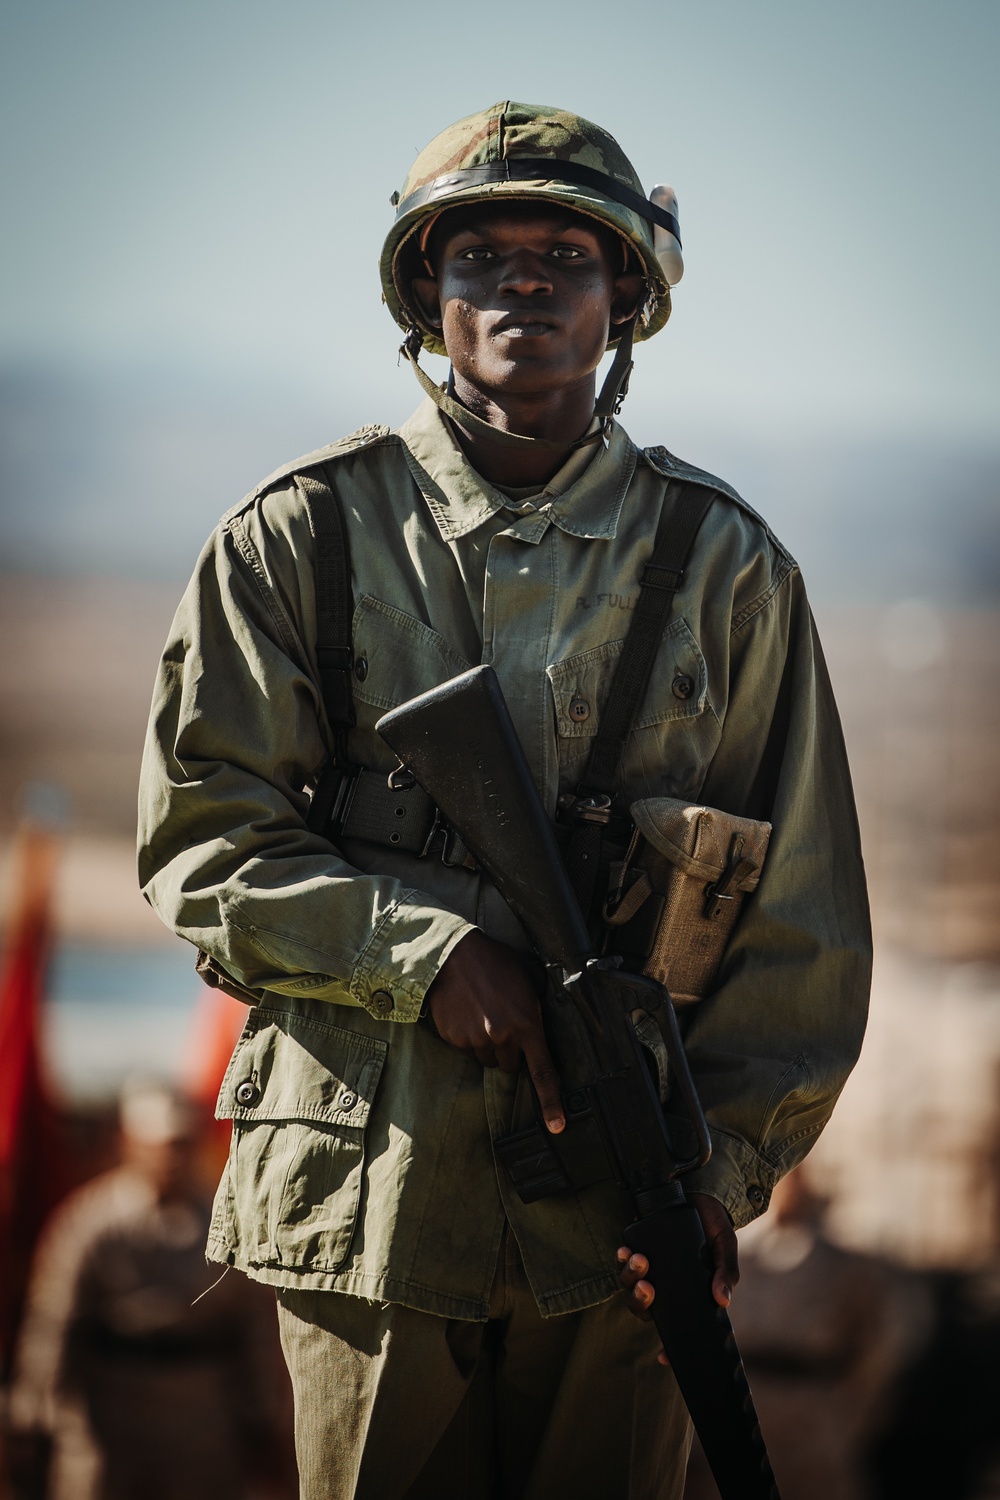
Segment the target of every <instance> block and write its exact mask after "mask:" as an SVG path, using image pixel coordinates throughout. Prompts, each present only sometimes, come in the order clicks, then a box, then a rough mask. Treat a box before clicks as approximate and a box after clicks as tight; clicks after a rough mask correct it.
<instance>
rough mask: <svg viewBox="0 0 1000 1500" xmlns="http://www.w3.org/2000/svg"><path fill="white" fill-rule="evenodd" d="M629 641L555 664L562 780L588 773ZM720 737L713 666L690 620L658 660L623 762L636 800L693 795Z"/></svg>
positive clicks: (670, 635) (677, 623)
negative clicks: (708, 663) (710, 674)
mask: <svg viewBox="0 0 1000 1500" xmlns="http://www.w3.org/2000/svg"><path fill="white" fill-rule="evenodd" d="M623 645H624V642H623V641H607V642H605V643H604V644H603V645H601V646H596V647H594V648H593V650H590V651H582V652H580V653H578V654H577V655H576V656H569V657H566V659H565V660H564V661H561V662H557V663H556V664H555V665H554V666H551V667H549V668H548V669H547V670H548V676H549V682H550V684H551V687H552V697H553V704H554V709H555V724H556V735H557V739H558V746H559V771H560V780H561V781H562V782H565V783H568V784H569V785H571V786H572V785H574V784H575V783H576V782H578V781H579V779H580V777H581V776H582V775H583V772H584V768H585V766H586V763H587V757H588V755H589V754H590V750H591V746H592V745H593V742H594V737H595V735H596V734H597V732H598V730H599V728H600V725H601V716H602V714H603V713H604V712H605V711H606V708H607V703H608V697H609V694H610V692H611V683H612V679H613V677H614V674H615V671H616V670H617V667H618V663H619V660H620V659H621V654H622V647H623ZM718 739H719V723H718V720H717V719H716V716H715V714H714V713H713V711H712V707H711V703H710V701H709V695H708V668H707V667H706V664H705V658H704V656H703V655H702V652H701V648H700V647H699V645H698V642H697V641H696V640H695V638H694V635H693V634H692V632H691V630H690V628H689V627H688V624H687V622H686V621H685V620H683V619H675V620H673V621H671V623H670V624H669V626H668V627H667V629H666V630H665V631H664V633H663V639H662V641H661V643H660V647H659V650H658V651H657V654H656V660H655V661H654V663H653V671H652V673H651V675H650V680H649V686H648V688H647V690H646V694H645V697H644V698H643V701H642V706H641V708H640V710H639V713H638V715H637V717H636V721H635V727H634V729H633V732H632V735H631V737H630V739H629V742H628V745H627V747H626V751H625V758H624V781H625V786H626V790H627V791H628V793H629V795H630V796H638V795H645V796H663V795H669V796H688V795H693V794H694V792H695V791H696V789H697V787H698V786H700V785H701V782H702V780H703V779H704V775H705V772H706V770H707V768H708V764H709V761H710V760H711V758H712V755H713V754H714V752H715V749H716V746H717V745H718Z"/></svg>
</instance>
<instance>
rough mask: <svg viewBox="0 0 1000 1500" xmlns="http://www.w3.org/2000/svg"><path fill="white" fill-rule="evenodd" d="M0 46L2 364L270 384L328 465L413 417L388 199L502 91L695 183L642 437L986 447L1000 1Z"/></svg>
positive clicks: (652, 354) (310, 14)
mask: <svg viewBox="0 0 1000 1500" xmlns="http://www.w3.org/2000/svg"><path fill="white" fill-rule="evenodd" d="M2 27H3V32H4V33H5V36H4V38H3V45H2V49H0V50H2V59H3V60H2V63H0V111H2V118H3V141H4V144H3V158H2V168H0V170H2V193H3V202H4V205H5V209H6V214H5V218H6V223H7V227H6V230H5V240H6V245H5V250H4V259H5V262H6V270H5V273H4V278H3V284H4V293H3V307H2V313H0V339H2V343H3V346H4V348H5V349H6V351H7V353H6V358H7V359H11V358H13V359H20V358H21V357H23V356H27V357H29V358H31V359H40V360H45V361H50V360H52V361H56V362H59V361H62V360H71V361H72V362H74V363H76V364H77V365H79V364H80V363H83V364H84V365H85V364H87V363H88V362H94V363H96V364H102V365H109V364H110V365H116V366H117V365H122V364H125V365H128V364H148V365H151V366H152V365H159V364H167V365H169V366H171V367H172V368H173V369H174V370H175V371H184V370H185V369H189V368H191V369H194V368H197V369H199V370H200V371H202V372H205V371H210V372H211V373H212V376H213V378H215V377H220V378H222V379H226V378H227V377H228V376H230V375H232V377H233V378H239V379H240V380H245V379H247V378H250V379H259V380H260V381H261V382H263V383H265V384H268V383H273V382H281V383H283V384H284V385H285V386H286V387H287V389H288V391H289V392H290V393H291V392H293V391H295V390H297V389H301V390H302V391H303V392H309V394H310V397H311V399H314V400H315V401H316V402H317V404H318V405H320V406H322V407H323V408H324V409H325V410H328V411H329V412H330V413H331V417H330V430H329V431H328V432H326V433H324V434H319V435H318V439H319V440H322V438H323V437H330V436H334V435H336V433H337V432H338V431H340V430H344V429H345V428H349V427H350V426H352V425H356V422H357V421H361V420H380V419H381V420H388V421H394V420H398V419H399V418H401V417H402V416H404V415H405V413H406V412H407V410H408V409H410V407H412V406H413V405H415V404H416V399H417V391H416V387H415V386H414V385H413V384H412V379H411V377H410V376H409V374H408V372H406V371H405V370H401V371H397V368H396V359H395V345H396V342H397V334H396V330H395V328H394V325H393V324H392V322H391V320H390V319H389V316H388V314H387V313H386V312H385V310H384V309H383V308H382V307H381V306H380V304H379V288H378V281H377V274H376V269H375V266H376V259H377V254H378V248H379V244H380V241H381V237H382V235H383V234H384V232H385V229H386V228H387V226H388V223H389V220H390V216H391V210H390V208H389V203H388V198H389V194H390V192H391V191H392V189H393V188H395V187H397V186H398V185H399V184H400V182H401V180H402V178H403V175H404V172H405V170H406V168H407V166H408V164H409V162H410V161H411V160H412V158H413V155H414V153H415V152H416V150H417V149H418V148H419V147H421V146H422V145H423V144H425V143H426V141H427V140H428V139H429V138H430V137H431V136H433V135H434V134H435V133H436V132H437V131H438V130H439V129H440V128H442V127H443V126H444V125H446V124H447V123H449V122H450V121H451V120H453V119H455V118H457V117H459V116H461V115H463V114H467V113H469V112H471V111H473V110H475V109H479V108H482V107H484V106H486V105H487V104H489V103H491V102H493V101H494V100H495V99H497V98H503V97H512V98H515V99H526V100H529V101H535V102H545V103H553V104H558V105H560V106H565V107H569V108H573V109H576V110H578V111H579V112H581V113H583V114H586V115H589V116H590V117H591V118H594V119H597V120H599V121H600V122H601V123H602V124H603V125H605V126H607V127H608V128H609V129H610V130H611V131H612V132H613V133H614V134H615V135H616V136H617V137H618V139H619V141H620V142H621V144H622V146H623V147H624V148H625V150H626V151H627V152H628V153H629V155H630V156H631V157H632V159H633V161H634V162H635V164H636V166H637V168H638V170H639V172H640V175H641V176H642V178H643V180H644V182H645V183H646V185H647V187H648V186H650V185H651V184H652V182H653V181H656V180H666V181H669V182H672V183H673V184H674V186H675V188H676V189H677V193H678V196H679V200H680V209H681V222H682V227H683V231H684V241H685V251H686V257H687V267H688V270H687V275H686V277H685V280H684V282H683V284H682V286H681V287H680V288H679V290H678V293H677V296H676V311H675V315H674V318H673V320H672V321H671V323H670V325H669V326H668V328H667V330H666V331H665V332H664V333H663V334H661V335H660V336H659V337H658V338H657V339H656V340H655V341H654V342H653V343H652V344H650V345H648V346H646V347H644V348H642V349H640V350H639V353H638V368H637V371H636V376H635V378H634V381H633V395H632V396H630V398H629V406H628V408H627V411H628V412H629V413H630V414H631V415H632V419H633V425H634V426H638V427H640V428H642V429H643V432H642V435H643V436H644V437H646V438H652V437H655V436H656V435H657V431H658V429H657V423H658V422H661V423H662V422H663V421H666V415H665V414H669V420H670V430H671V431H676V430H677V428H678V427H680V428H685V427H686V428H690V429H691V430H692V431H696V430H699V429H702V428H704V427H707V426H715V425H720V424H721V425H723V426H727V427H730V428H732V429H734V430H742V431H744V432H746V433H754V434H757V435H758V436H762V437H763V438H766V440H767V441H768V442H769V443H774V442H775V441H777V442H779V443H780V442H781V441H782V440H783V438H784V437H785V436H792V435H794V436H795V437H796V438H803V437H808V436H811V435H829V434H831V433H833V432H837V431H841V432H849V433H851V434H856V435H862V436H863V435H864V434H872V433H876V432H887V433H892V434H894V435H896V436H899V437H905V436H906V435H907V434H908V433H911V432H912V433H919V434H920V435H921V436H922V437H925V438H926V437H927V436H928V435H937V436H940V437H942V438H944V439H948V440H952V439H955V438H962V437H965V436H968V437H969V438H971V439H973V440H975V441H976V442H982V441H984V440H986V441H988V440H989V438H990V436H991V435H992V434H995V414H996V407H997V394H998V378H997V376H998V356H997V347H998V327H997V317H996V296H995V290H996V280H997V273H996V264H997V259H998V253H997V244H998V231H1000V210H998V197H997V193H996V164H997V160H998V154H1000V153H998V140H997V136H998V130H997V109H996V104H995V99H996V87H995V75H996V64H997V56H998V46H997V44H998V41H1000V5H998V4H997V3H996V0H947V3H944V0H933V3H929V0H837V3H832V0H826V3H822V4H818V3H814V0H761V3H757V4H754V3H749V0H747V3H738V0H702V3H699V4H694V3H691V0H688V3H687V4H684V5H680V4H677V3H661V4H653V3H649V0H618V3H615V4H608V3H607V0H600V3H598V0H581V3H576V4H564V5H555V4H552V3H545V0H541V3H539V0H506V3H504V4H503V5H501V6H481V5H476V4H466V5H457V4H443V3H440V0H430V3H426V4H423V5H418V4H414V3H412V0H410V3H408V4H403V3H398V0H386V3H377V4H367V5H362V4H352V5H350V6H347V5H336V4H330V3H326V4H321V3H318V0H283V3H282V4H280V5H279V4H276V3H275V4H264V3H261V0H170V3H168V4H163V3H154V0H4V3H3V21H2ZM661 414H664V415H661ZM341 417H342V420H341ZM660 436H661V437H663V436H668V434H664V433H662V432H661V433H660ZM285 456H286V455H284V454H276V455H275V461H276V462H277V461H278V460H279V459H281V458H283V457H285Z"/></svg>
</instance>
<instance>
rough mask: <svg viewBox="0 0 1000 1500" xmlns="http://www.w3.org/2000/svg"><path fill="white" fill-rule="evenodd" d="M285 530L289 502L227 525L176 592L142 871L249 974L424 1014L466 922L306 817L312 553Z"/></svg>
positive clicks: (153, 734) (147, 755) (318, 736)
mask: <svg viewBox="0 0 1000 1500" xmlns="http://www.w3.org/2000/svg"><path fill="white" fill-rule="evenodd" d="M286 509H287V508H286ZM275 517H277V520H276V519H275ZM283 526H284V522H283V520H282V512H281V508H280V506H276V507H274V512H273V514H269V513H268V511H267V509H266V508H264V509H263V510H262V509H261V507H260V506H257V508H256V510H255V513H254V514H253V515H252V516H251V517H248V518H247V517H241V516H240V515H239V514H237V515H235V516H234V517H231V518H230V519H229V520H228V521H227V522H224V523H223V524H222V525H221V526H220V527H219V529H218V530H217V532H216V533H215V534H214V536H213V537H212V538H211V539H210V541H209V543H208V545H207V547H206V549H205V551H204V553H203V554H202V557H201V558H200V560H199V563H198V566H197V568H196V571H195V574H194V577H193V578H192V580H191V583H190V584H189V586H188V589H187V591H186V593H185V595H184V598H183V600H182V601H181V604H180V607H179V609H178V612H177V615H176V618H175V620H174V623H173V627H172V629H171V634H170V638H169V640H168V642H167V645H166V648H165V650H164V654H163V658H162V661H161V664H160V669H159V673H158V676H157V680H156V686H155V690H154V697H153V705H152V710H151V714H150V720H149V727H148V730H147V735H146V744H145V750H144V754H143V766H142V774H141V779H140V792H139V879H140V884H141V886H142V889H143V893H144V894H145V896H146V898H147V900H148V901H149V902H150V904H151V905H152V906H153V908H154V910H155V911H156V912H157V913H158V915H159V916H160V918H161V919H162V920H163V921H164V922H165V923H166V924H167V926H168V927H171V928H173V930H174V931H175V932H177V933H179V934H180V935H181V936H182V937H184V938H187V939H188V941H190V942H192V943H194V944H196V945H197V946H198V947H200V948H203V949H205V950H206V951H207V952H208V953H209V954H211V955H212V956H213V957H214V958H215V959H217V960H218V962H219V963H221V964H222V966H223V967H224V968H225V969H226V970H227V971H228V972H229V973H230V974H232V975H234V976H235V977H236V978H237V979H239V980H240V981H241V982H242V983H243V984H245V985H247V986H249V987H251V988H254V989H266V990H272V991H277V992H278V993H282V994H288V995H303V996H309V997H311V998H315V999H320V1000H330V1001H335V1002H338V1003H340V1004H345V1005H360V1006H364V1007H366V1008H367V1009H369V1010H370V1011H371V1013H372V1014H373V1015H376V1016H377V1017H378V1018H379V1019H387V1017H386V1014H385V999H384V997H385V994H389V995H390V996H392V999H393V1008H392V1009H391V1011H390V1013H389V1017H388V1018H389V1019H392V1020H396V1021H412V1020H415V1019H416V1017H417V1016H418V1015H419V1012H420V1007H421V1004H422V1002H423V998H424V995H425V993H426V991H427V989H428V987H429V985H430V983H431V981H432V980H433V979H434V977H435V975H436V974H437V972H438V970H439V968H440V967H441V965H442V964H443V963H444V961H445V959H446V958H447V956H448V954H449V953H450V952H451V950H452V948H453V947H454V946H455V944H456V943H457V942H458V941H459V939H460V938H462V937H463V936H464V935H465V934H466V932H468V931H469V930H470V929H471V924H470V923H469V922H467V921H465V920H464V919H463V918H462V917H459V916H457V915H455V914H454V913H453V912H451V911H449V910H447V909H446V908H445V907H444V906H443V905H441V903H440V902H438V901H436V900H435V899H434V898H433V897H431V896H428V895H426V894H423V893H421V892H419V891H416V890H411V889H408V888H407V887H406V886H405V885H404V884H403V883H402V882H401V881H399V880H397V879H394V878H391V877H389V876H382V875H372V874H362V873H360V872H359V871H358V870H356V869H354V868H353V867H352V866H351V865H349V864H348V863H347V862H346V861H345V860H344V859H343V858H342V857H341V856H340V854H339V853H338V851H337V850H336V849H335V848H334V847H333V846H332V845H331V844H330V843H328V842H327V841H326V840H325V839H324V838H321V837H320V836H319V835H317V834H315V833H312V832H310V830H309V829H308V827H307V826H306V817H307V813H308V808H309V792H308V788H309V786H310V785H311V784H312V783H313V782H314V780H315V777H316V775H317V773H318V771H319V770H320V768H321V767H322V765H323V763H324V761H325V759H326V756H327V744H326V742H325V740H324V733H323V728H322V723H321V714H322V709H321V696H320V692H319V688H318V686H317V681H316V674H315V667H314V664H313V662H312V657H313V654H314V651H313V646H311V645H310V643H309V629H308V616H309V608H310V607H312V609H313V614H314V612H315V611H314V601H313V600H312V597H311V595H309V596H308V597H307V591H308V590H311V587H312V584H311V567H309V566H308V564H307V565H306V566H302V564H301V557H302V555H303V548H304V545H305V542H304V538H303V537H302V536H301V535H299V536H295V535H289V534H288V530H287V526H284V530H283V529H282V528H283ZM305 555H306V556H308V555H309V554H308V553H306V554H305ZM313 635H314V632H313ZM376 995H378V1002H374V1001H373V996H376Z"/></svg>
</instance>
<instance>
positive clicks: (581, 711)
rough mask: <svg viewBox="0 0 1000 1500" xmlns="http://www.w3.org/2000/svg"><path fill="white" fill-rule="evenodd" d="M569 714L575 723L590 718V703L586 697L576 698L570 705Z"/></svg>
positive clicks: (580, 722)
mask: <svg viewBox="0 0 1000 1500" xmlns="http://www.w3.org/2000/svg"><path fill="white" fill-rule="evenodd" d="M569 716H570V718H571V719H572V720H573V722H574V723H575V724H583V723H585V722H586V721H587V719H589V718H590V704H589V703H588V702H587V700H586V698H574V699H573V700H572V702H571V703H570V706H569Z"/></svg>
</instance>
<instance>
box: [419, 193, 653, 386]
mask: <svg viewBox="0 0 1000 1500" xmlns="http://www.w3.org/2000/svg"><path fill="white" fill-rule="evenodd" d="M427 255H428V258H429V260H430V262H431V265H432V266H433V270H434V273H435V274H434V276H433V278H432V277H431V276H427V277H418V278H415V279H414V282H413V290H414V293H415V294H416V296H417V297H418V299H419V301H420V304H421V309H422V310H423V312H424V314H425V316H426V317H427V318H428V321H430V322H432V323H433V324H434V325H435V326H438V327H440V329H441V332H442V337H443V339H444V344H445V347H446V348H447V350H448V355H449V357H450V359H451V362H452V365H453V367H454V370H455V374H456V377H460V378H461V379H462V380H464V381H467V382H468V383H469V384H471V385H473V386H475V387H476V388H477V389H479V390H481V391H483V392H485V393H496V394H499V393H501V392H509V393H510V394H512V395H513V394H517V395H529V394H532V393H537V394H538V395H542V394H544V393H545V392H549V391H555V390H559V389H565V388H567V387H570V386H573V385H574V384H577V383H580V382H589V381H591V380H592V377H593V373H594V371H595V370H596V369H597V366H598V364H599V363H600V360H601V357H602V356H603V354H604V352H605V349H606V348H607V342H608V333H609V329H610V326H611V325H612V324H613V323H622V322H624V321H626V319H628V318H629V317H631V316H632V315H633V314H634V312H635V310H636V306H637V304H638V301H639V298H640V296H641V293H642V285H643V283H642V278H641V276H638V275H634V274H627V273H626V269H625V264H624V261H625V254H624V250H623V248H622V242H621V241H619V240H618V238H617V236H615V235H614V234H612V233H610V232H608V233H605V232H604V231H602V229H601V228H600V226H599V225H597V224H596V223H594V222H593V221H591V220H589V219H586V218H585V217H583V216H582V215H579V214H573V213H560V212H559V211H558V210H556V211H553V212H552V213H540V212H539V211H538V209H537V208H535V207H534V206H533V205H531V204H523V203H520V204H509V205H507V206H503V205H482V206H477V207H476V208H475V209H474V210H473V209H470V210H466V211H452V212H451V213H450V214H448V215H446V216H444V217H443V218H442V221H441V224H440V226H439V227H438V231H437V233H436V234H432V237H431V241H430V244H429V246H428V249H427ZM615 262H617V264H615Z"/></svg>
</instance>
